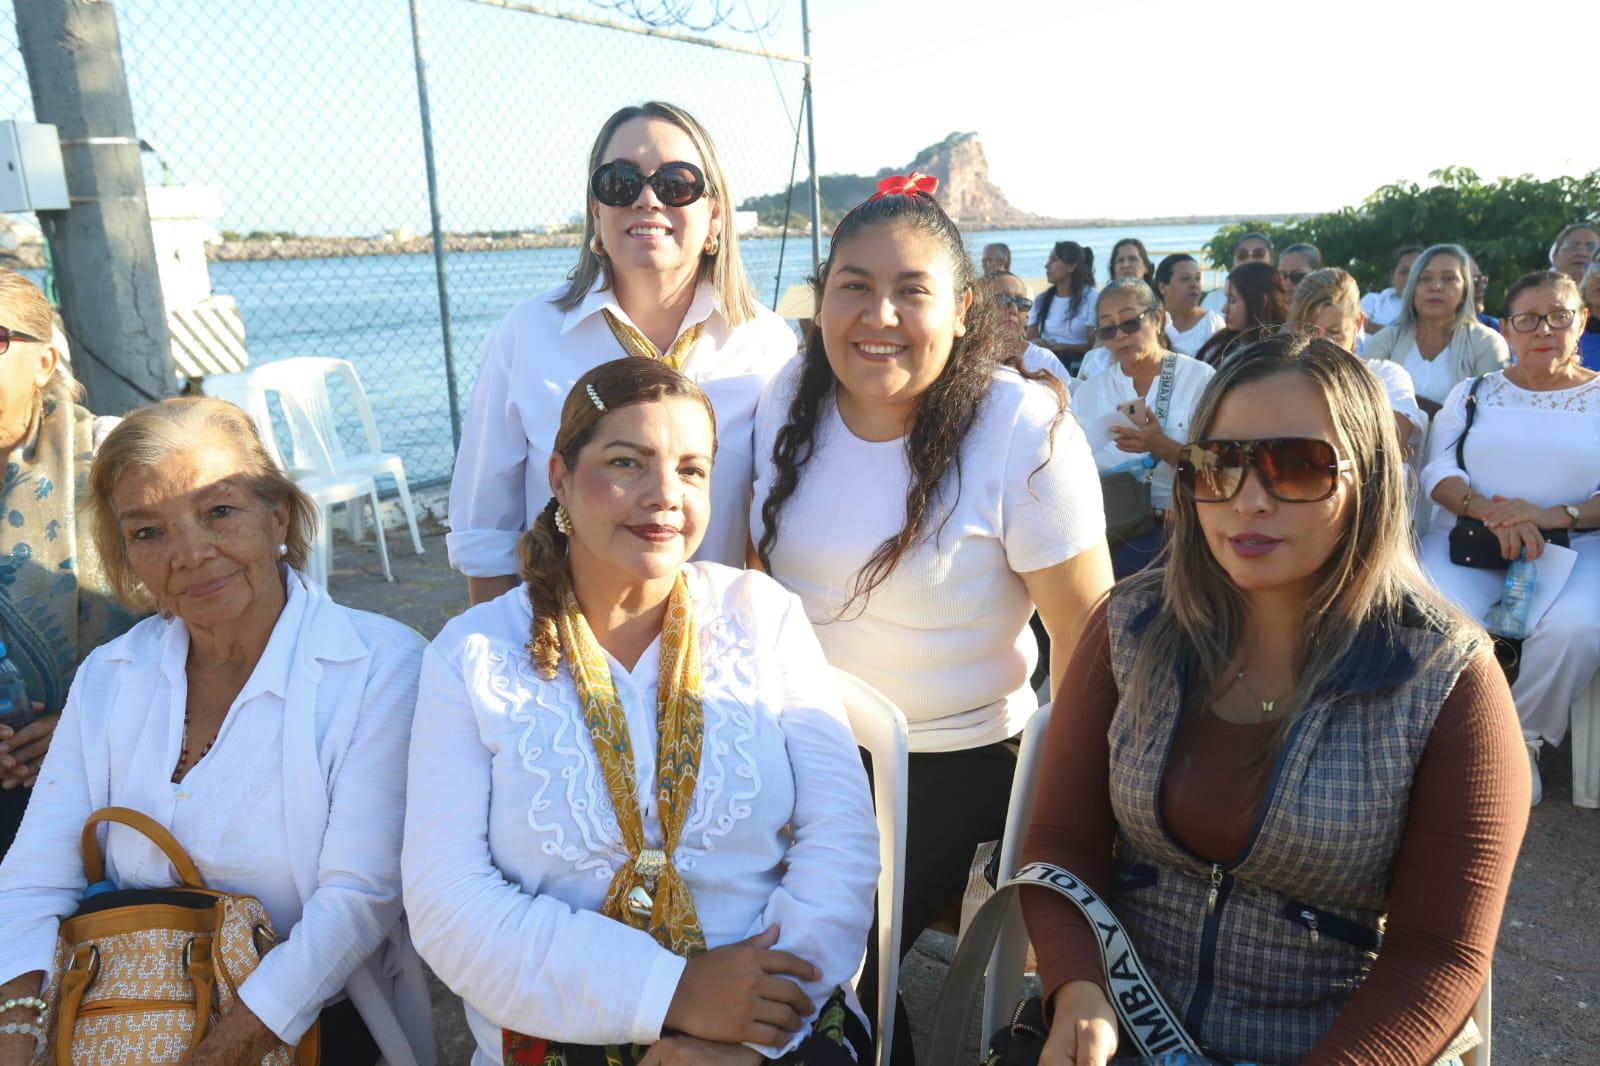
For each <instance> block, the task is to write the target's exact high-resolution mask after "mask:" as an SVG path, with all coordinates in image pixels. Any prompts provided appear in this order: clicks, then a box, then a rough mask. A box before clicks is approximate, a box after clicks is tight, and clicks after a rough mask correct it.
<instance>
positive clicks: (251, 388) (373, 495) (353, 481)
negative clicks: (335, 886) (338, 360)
mask: <svg viewBox="0 0 1600 1066" xmlns="http://www.w3.org/2000/svg"><path fill="white" fill-rule="evenodd" d="M256 373H257V371H254V370H246V371H241V372H240V373H237V374H210V375H207V377H206V378H205V380H204V382H203V384H202V386H201V391H202V392H204V393H205V394H206V395H207V396H214V397H216V398H217V399H221V400H227V401H228V402H230V403H232V404H234V405H236V406H238V407H239V408H241V409H242V410H243V411H244V412H245V414H247V415H249V416H250V420H251V421H252V422H254V423H255V426H256V433H257V434H258V435H259V436H260V437H261V443H262V446H263V447H264V448H265V449H266V451H267V455H268V457H269V458H271V459H272V461H273V462H275V463H277V464H278V466H279V468H280V469H282V470H283V471H284V472H285V473H287V474H288V475H289V476H290V477H291V478H293V479H294V482H295V484H296V485H298V486H300V489H301V490H302V491H303V492H305V494H306V495H307V496H309V497H311V502H312V504H313V505H314V506H315V507H316V509H317V535H316V538H315V540H314V541H313V543H312V546H311V555H310V557H309V558H308V559H307V560H306V567H305V575H306V577H307V578H309V579H310V580H312V581H315V582H316V583H317V584H319V585H323V586H326V585H327V583H328V570H329V567H330V566H331V563H332V559H333V536H332V534H331V532H330V531H329V522H328V512H329V511H330V510H331V509H332V508H334V507H336V506H338V505H339V504H341V503H342V504H344V505H345V506H346V507H359V506H360V505H361V504H362V502H363V501H365V502H369V503H371V504H372V513H373V516H374V518H376V516H377V515H378V485H377V482H375V481H374V480H373V479H372V478H371V477H359V476H349V475H347V476H339V475H333V474H330V473H325V472H323V470H319V469H318V468H316V467H314V466H313V467H309V468H308V467H301V466H293V465H291V464H289V463H288V462H285V461H284V456H283V450H282V448H280V447H279V446H278V438H277V435H276V434H275V433H274V432H273V429H272V411H271V408H270V407H269V406H268V403H267V391H268V390H267V389H265V388H264V387H262V385H261V384H260V383H258V382H257V381H256ZM284 414H285V415H286V416H287V417H288V419H289V421H290V425H291V427H294V426H295V423H296V420H299V423H300V424H299V427H298V428H299V431H300V432H301V433H302V434H304V433H306V432H308V430H309V424H308V423H306V422H305V420H304V416H303V415H301V414H300V413H299V412H298V408H297V407H295V405H294V404H293V403H292V402H290V401H287V400H286V401H285V402H284ZM310 435H311V436H313V437H314V436H315V432H314V431H311V432H310ZM377 525H378V553H379V556H380V558H381V559H382V561H383V577H384V580H385V581H393V580H394V575H393V574H392V573H391V572H390V569H389V552H388V548H387V546H386V545H385V543H384V539H383V525H382V523H381V522H378V523H377Z"/></svg>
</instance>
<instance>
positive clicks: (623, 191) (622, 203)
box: [589, 159, 706, 207]
mask: <svg viewBox="0 0 1600 1066" xmlns="http://www.w3.org/2000/svg"><path fill="white" fill-rule="evenodd" d="M646 185H648V186H650V187H651V188H652V189H654V190H655V191H656V199H658V200H660V201H661V202H662V203H663V204H665V205H666V206H668V207H688V206H689V205H690V204H692V203H694V202H695V201H696V200H698V199H700V197H702V196H704V195H705V194H706V176H705V175H704V174H702V173H701V172H700V168H699V167H697V166H695V165H694V164H693V163H663V164H662V165H661V169H659V170H657V171H656V172H655V173H654V174H652V175H650V176H649V177H648V178H647V177H645V176H644V173H643V172H642V171H640V169H639V168H638V166H636V165H635V164H633V163H630V162H628V161H627V160H625V159H614V160H612V161H611V162H609V163H602V164H601V165H600V166H599V167H598V168H597V169H596V170H595V172H594V175H593V176H592V177H590V178H589V191H590V192H592V193H594V198H595V199H596V200H599V201H600V202H601V203H603V204H605V205H606V206H607V207H628V206H630V205H631V204H632V203H633V202H634V201H635V200H637V199H638V198H639V194H640V193H641V192H643V191H644V187H645V186H646Z"/></svg>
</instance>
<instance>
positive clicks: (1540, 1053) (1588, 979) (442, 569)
mask: <svg viewBox="0 0 1600 1066" xmlns="http://www.w3.org/2000/svg"><path fill="white" fill-rule="evenodd" d="M389 543H390V546H391V561H392V564H393V569H394V575H395V581H394V582H393V583H392V584H386V583H385V582H384V581H383V578H382V575H381V571H380V570H379V568H378V559H377V555H376V552H375V551H374V550H373V549H371V547H370V546H361V545H354V546H353V545H348V544H341V545H340V546H339V548H338V550H337V552H336V561H335V566H334V570H333V575H332V577H331V579H330V587H331V589H332V592H333V595H334V597H335V598H336V599H338V600H339V601H340V602H342V603H345V604H348V605H350V606H353V607H360V608H363V609H365V610H369V611H376V612H378V613H380V614H385V615H389V616H390V617H393V618H398V619H400V620H401V621H404V622H406V623H407V624H409V625H411V626H413V627H414V628H416V629H417V630H418V631H419V632H421V633H423V634H424V635H425V636H428V637H432V636H433V635H434V634H435V633H437V632H438V631H439V628H440V627H441V626H443V625H444V623H445V622H446V621H448V620H449V619H450V618H451V617H453V616H454V615H456V614H457V613H459V612H460V611H461V610H462V609H463V608H464V607H465V606H466V582H465V580H464V579H463V578H462V577H460V576H459V575H458V574H455V573H453V572H452V571H451V570H450V569H449V568H448V566H447V564H446V561H445V551H444V538H443V536H442V535H441V534H440V533H439V531H438V530H434V531H433V532H432V533H431V534H429V535H427V536H425V537H424V543H425V547H426V554H424V555H422V556H416V555H414V554H412V551H411V547H410V544H409V540H408V539H407V538H403V537H400V536H391V537H390V540H389ZM1541 765H1542V767H1543V771H1544V794H1545V800H1544V803H1543V804H1542V805H1541V806H1539V807H1538V808H1536V809H1535V810H1534V812H1533V818H1532V821H1531V823H1530V825H1529V827H1528V835H1527V838H1526V839H1525V841H1524V843H1523V847H1522V855H1521V857H1520V858H1519V860H1518V863H1517V874H1516V879H1515V881H1514V882H1513V883H1512V886H1511V899H1510V902H1509V904H1508V906H1507V907H1506V913H1505V920H1504V922H1503V924H1502V927H1501V931H1500V943H1499V948H1498V951H1497V952H1496V955H1495V970H1494V977H1495V981H1494V1008H1495V1009H1494V1050H1495V1053H1496V1058H1497V1061H1498V1062H1500V1063H1501V1064H1502V1066H1505V1064H1513V1066H1520V1064H1522V1063H1540V1062H1554V1063H1563V1064H1570V1063H1600V811H1586V810H1580V809H1578V808H1576V807H1573V806H1572V804H1571V802H1570V801H1571V795H1572V774H1571V766H1572V763H1571V752H1570V749H1569V748H1568V747H1562V748H1561V749H1560V750H1558V751H1547V752H1545V754H1544V759H1543V761H1542V764H1541ZM953 950H954V940H953V938H951V937H949V936H943V935H940V934H937V933H928V934H926V935H924V936H923V937H922V939H921V940H920V941H918V943H917V947H916V950H915V951H914V952H913V953H912V955H911V957H910V958H908V959H907V960H906V963H905V965H904V967H903V968H902V969H901V988H902V990H903V993H904V995H905V998H906V1003H907V1009H908V1010H909V1012H910V1014H911V1022H912V1028H913V1029H914V1030H915V1031H917V1032H918V1033H919V1034H920V1032H921V1031H922V1030H923V1028H924V1026H925V1024H926V1021H927V1017H928V1014H929V1012H931V1011H932V1009H933V1005H934V1001H935V999H936V997H937V996H938V989H939V983H940V982H941V981H942V980H943V977H944V971H945V968H946V966H947V965H948V963H949V959H950V955H951V952H952V951H953ZM434 1020H435V1024H436V1025H437V1027H438V1030H439V1034H440V1043H441V1046H442V1047H443V1049H444V1052H445V1054H444V1056H443V1058H442V1061H443V1062H444V1063H449V1064H457V1063H466V1062H468V1061H469V1060H470V1058H471V1049H472V1044H471V1038H470V1037H469V1036H468V1034H467V1031H466V1023H465V1021H464V1020H463V1018H462V1014H461V1007H460V1004H459V1002H458V1001H457V1000H456V998H455V997H454V996H453V995H451V994H450V992H449V991H448V990H447V989H445V988H444V987H443V986H442V985H439V984H437V983H435V985H434Z"/></svg>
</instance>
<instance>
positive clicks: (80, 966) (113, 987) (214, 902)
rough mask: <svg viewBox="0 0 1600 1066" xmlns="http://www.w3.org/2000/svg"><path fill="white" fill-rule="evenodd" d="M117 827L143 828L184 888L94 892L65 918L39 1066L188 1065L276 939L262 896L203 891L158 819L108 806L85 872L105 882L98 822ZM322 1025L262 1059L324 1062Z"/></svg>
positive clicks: (100, 813)
mask: <svg viewBox="0 0 1600 1066" xmlns="http://www.w3.org/2000/svg"><path fill="white" fill-rule="evenodd" d="M101 822H115V823H118V824H120V825H125V826H128V827H129V828H131V829H135V830H137V831H138V832H140V833H143V834H144V835H145V836H146V837H148V838H149V839H150V840H151V841H152V842H153V843H154V844H155V845H156V846H157V847H159V848H160V849H161V851H162V853H163V854H165V855H166V857H167V859H168V860H169V861H170V862H171V863H172V866H173V868H174V869H175V870H177V871H178V877H179V879H180V881H181V884H179V885H178V886H176V887H174V888H156V889H123V890H112V891H107V892H100V893H97V894H95V895H93V896H90V897H89V898H87V899H85V900H84V901H83V903H82V904H81V905H80V906H79V907H78V911H77V913H76V914H74V915H73V916H72V917H70V918H66V919H64V920H63V921H62V922H61V932H60V935H59V937H58V939H57V940H56V957H55V965H54V966H53V967H52V970H51V975H50V991H49V992H48V993H47V995H46V999H47V1000H48V1002H49V1004H50V1007H49V1012H48V1014H49V1021H48V1023H47V1024H48V1026H49V1029H48V1035H49V1039H48V1040H47V1042H46V1043H45V1045H44V1048H43V1049H42V1051H41V1054H40V1056H39V1057H37V1058H35V1059H34V1062H35V1063H36V1064H38V1066H49V1064H50V1063H52V1062H53V1063H55V1066H72V1064H73V1063H100V1062H115V1063H118V1064H119V1066H144V1064H154V1063H181V1062H184V1061H187V1059H188V1057H189V1049H190V1048H192V1047H193V1046H194V1045H196V1044H198V1043H199V1042H200V1041H201V1040H202V1039H203V1038H204V1037H205V1035H206V1033H208V1032H210V1030H211V1027H212V1026H214V1025H216V1024H217V1023H218V1022H219V1021H220V1020H221V1018H222V1016H223V1015H224V1014H226V1013H228V1011H230V1010H232V1009H233V1006H234V1004H235V1003H237V1002H238V989H239V986H240V985H241V984H243V983H244V980H245V978H247V977H249V976H250V975H251V974H252V973H254V972H255V968H256V966H257V965H259V964H260V962H261V956H262V955H264V954H265V953H266V952H267V951H269V950H271V948H272V946H273V945H274V944H276V943H277V937H276V936H274V934H273V932H272V921H271V919H270V918H268V916H267V909H266V908H265V907H263V906H262V905H261V902H260V901H259V900H257V899H256V898H255V897H253V896H234V895H229V894H228V893H226V892H217V891H214V890H212V889H209V888H207V887H206V886H205V881H204V880H203V879H202V878H201V876H200V870H199V868H198V867H196V866H195V864H194V861H193V860H192V859H190V858H189V856H188V853H187V852H185V851H184V850H183V846H182V845H181V844H179V843H178V841H177V839H176V838H174V837H173V835H172V834H171V833H169V832H167V830H166V829H165V828H163V827H162V826H161V825H160V824H158V823H157V822H155V821H154V820H153V819H151V818H149V817H148V816H146V815H143V814H140V813H139V812H138V811H135V810H130V809H128V808H127V807H102V808H101V809H99V810H97V811H95V812H94V813H93V814H91V815H89V817H88V819H87V820H86V821H85V822H84V824H83V870H84V873H85V875H87V877H88V879H89V884H91V885H93V884H96V883H98V882H99V881H101V880H103V879H104V878H105V862H104V860H103V859H102V857H101V855H100V842H99V839H98V837H97V836H96V833H95V827H96V826H98V825H99V824H100V823H101ZM319 1037H320V1034H319V1030H318V1028H317V1025H316V1023H313V1024H312V1026H311V1028H310V1029H309V1030H307V1031H306V1035H305V1037H304V1038H302V1039H301V1041H300V1043H299V1045H298V1046H297V1047H294V1048H291V1047H288V1046H287V1045H284V1044H279V1045H277V1046H276V1047H274V1048H273V1049H272V1050H271V1051H270V1052H268V1053H267V1054H266V1056H265V1057H263V1058H262V1060H261V1062H262V1064H263V1066H316V1063H317V1061H318V1058H319V1054H318V1051H319V1046H320V1039H319Z"/></svg>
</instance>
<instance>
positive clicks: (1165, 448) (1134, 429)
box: [1111, 408, 1178, 463]
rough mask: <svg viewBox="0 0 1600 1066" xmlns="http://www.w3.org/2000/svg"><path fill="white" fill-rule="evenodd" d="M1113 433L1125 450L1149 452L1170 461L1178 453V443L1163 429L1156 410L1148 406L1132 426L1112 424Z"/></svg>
mask: <svg viewBox="0 0 1600 1066" xmlns="http://www.w3.org/2000/svg"><path fill="white" fill-rule="evenodd" d="M1111 435H1112V437H1114V438H1116V441H1115V443H1116V445H1117V447H1118V448H1120V449H1122V450H1123V451H1125V452H1134V453H1140V454H1142V453H1145V452H1148V453H1150V454H1151V455H1153V456H1155V457H1156V458H1157V459H1159V460H1161V461H1162V462H1164V463H1165V462H1170V461H1171V460H1172V458H1173V457H1174V456H1176V454H1177V449H1178V445H1177V442H1175V441H1174V440H1173V439H1172V438H1171V437H1169V436H1167V435H1166V434H1165V433H1163V432H1162V431H1161V423H1160V422H1158V421H1156V416H1155V412H1153V411H1151V410H1149V409H1148V408H1147V409H1146V410H1145V411H1144V414H1143V416H1142V417H1141V419H1140V421H1138V422H1137V423H1135V424H1134V425H1132V426H1112V427H1111Z"/></svg>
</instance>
